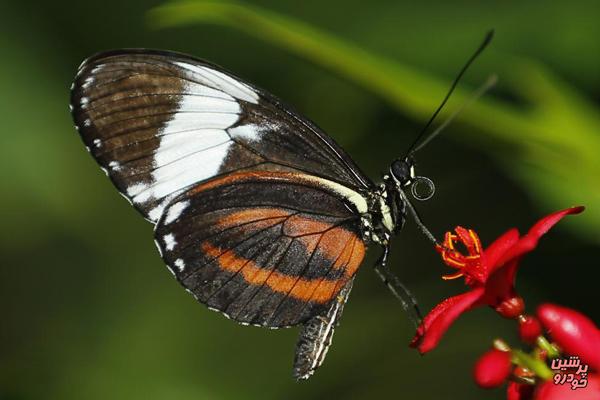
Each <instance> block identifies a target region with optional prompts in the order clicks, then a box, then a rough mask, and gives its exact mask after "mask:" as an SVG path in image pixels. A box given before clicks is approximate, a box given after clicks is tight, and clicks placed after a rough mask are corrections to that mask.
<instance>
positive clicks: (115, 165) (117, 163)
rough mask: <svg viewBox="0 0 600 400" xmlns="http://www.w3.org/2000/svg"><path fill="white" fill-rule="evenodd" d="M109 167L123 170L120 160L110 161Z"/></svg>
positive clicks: (114, 169)
mask: <svg viewBox="0 0 600 400" xmlns="http://www.w3.org/2000/svg"><path fill="white" fill-rule="evenodd" d="M108 167H109V168H110V169H112V170H113V171H117V172H118V171H120V170H121V164H119V162H118V161H111V162H109V163H108Z"/></svg>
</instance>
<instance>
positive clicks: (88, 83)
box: [81, 76, 94, 89]
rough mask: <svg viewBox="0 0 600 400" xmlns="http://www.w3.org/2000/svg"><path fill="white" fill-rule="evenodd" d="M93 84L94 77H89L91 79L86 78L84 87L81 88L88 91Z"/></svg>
mask: <svg viewBox="0 0 600 400" xmlns="http://www.w3.org/2000/svg"><path fill="white" fill-rule="evenodd" d="M92 83H94V77H93V76H89V77H87V78H85V81H83V85H81V87H82V88H84V89H86V88H87V87H88V86H90V85H91V84H92Z"/></svg>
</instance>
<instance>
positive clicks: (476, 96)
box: [411, 75, 498, 154]
mask: <svg viewBox="0 0 600 400" xmlns="http://www.w3.org/2000/svg"><path fill="white" fill-rule="evenodd" d="M497 82H498V76H497V75H490V76H489V77H488V78H487V80H486V81H485V83H484V84H483V85H481V86H480V87H479V88H478V89H477V90H476V91H475V92H474V93H473V94H472V95H471V97H469V98H468V99H467V100H466V101H465V102H464V103H463V104H462V105H461V106H460V107H459V108H458V109H457V110H456V111H454V112H453V113H452V115H450V116H449V117H448V118H447V119H446V120H445V121H444V122H443V123H442V124H441V125H440V126H438V127H437V128H435V130H434V131H433V132H431V133H430V134H429V135H428V136H427V137H426V138H425V139H424V140H423V141H422V142H421V143H420V144H419V145H418V146H417V147H415V148H414V149H412V151H411V154H414V153H416V152H417V151H419V150H421V149H422V148H423V147H425V145H427V143H429V142H431V141H432V140H433V139H434V138H435V137H436V136H437V135H439V134H440V133H442V131H443V130H444V129H446V128H447V127H448V125H450V124H451V123H452V121H454V119H455V118H456V117H457V116H458V115H459V114H460V113H461V112H463V111H464V110H465V109H466V108H467V107H469V106H470V105H471V104H473V103H474V102H475V101H476V100H477V99H479V98H480V97H481V96H483V95H484V94H485V93H486V92H487V91H488V90H490V89H491V88H493V87H494V86H495V85H496V83H497Z"/></svg>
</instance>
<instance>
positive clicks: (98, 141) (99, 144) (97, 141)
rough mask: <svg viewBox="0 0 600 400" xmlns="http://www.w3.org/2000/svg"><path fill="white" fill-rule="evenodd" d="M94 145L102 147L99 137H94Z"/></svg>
mask: <svg viewBox="0 0 600 400" xmlns="http://www.w3.org/2000/svg"><path fill="white" fill-rule="evenodd" d="M94 146H96V148H98V149H99V148H100V147H102V141H101V140H100V139H94Z"/></svg>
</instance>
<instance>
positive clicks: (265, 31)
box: [0, 0, 600, 400]
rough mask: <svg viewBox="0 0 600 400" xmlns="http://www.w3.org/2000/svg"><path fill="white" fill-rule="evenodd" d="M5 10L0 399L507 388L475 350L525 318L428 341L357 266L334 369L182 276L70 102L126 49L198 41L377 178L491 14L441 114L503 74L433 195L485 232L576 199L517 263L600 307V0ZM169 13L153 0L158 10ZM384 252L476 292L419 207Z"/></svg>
mask: <svg viewBox="0 0 600 400" xmlns="http://www.w3.org/2000/svg"><path fill="white" fill-rule="evenodd" d="M169 4H170V5H169V6H167V7H162V8H159V9H158V10H156V9H155V7H157V6H160V5H161V3H160V2H159V1H152V0H130V1H117V0H105V1H102V2H85V1H75V0H56V1H52V2H35V3H32V2H26V1H25V2H17V1H3V2H2V4H1V5H0V49H1V50H2V60H1V61H0V90H1V91H0V113H1V114H0V115H1V116H2V124H1V125H0V126H1V128H0V181H1V182H2V196H1V197H0V219H1V221H2V224H3V226H2V229H1V232H2V233H1V235H2V237H1V240H0V249H1V253H0V254H1V255H2V265H1V267H0V302H1V304H2V307H1V310H2V316H1V318H0V399H63V400H65V399H106V398H114V399H129V400H134V399H166V398H168V399H283V398H285V399H326V398H327V399H329V398H346V399H372V398H392V399H395V398H398V399H400V398H403V399H439V398H457V399H458V398H460V399H480V398H486V399H502V398H504V393H503V390H494V391H487V392H486V391H483V390H481V389H478V388H477V387H475V385H474V383H473V382H472V379H471V375H470V373H471V368H472V365H473V362H474V361H475V359H476V358H477V356H478V355H479V354H481V353H482V352H483V351H484V350H485V349H487V348H488V347H489V346H490V344H491V341H492V339H493V338H495V337H503V338H505V339H506V340H508V341H509V342H511V343H515V344H517V342H518V341H517V338H516V334H515V326H514V324H513V323H512V322H511V321H505V320H501V319H498V318H497V316H496V315H495V314H494V313H493V312H491V311H490V310H488V309H479V310H477V311H474V312H471V313H469V314H467V315H465V316H463V317H462V318H461V319H460V320H459V322H458V323H457V324H456V325H455V326H453V327H452V329H451V330H450V331H449V332H448V334H447V336H446V337H445V338H444V340H443V341H442V343H441V345H440V347H439V348H437V349H436V350H434V351H433V352H432V353H430V354H428V355H427V356H425V357H421V356H419V355H418V354H417V352H416V351H414V350H411V349H409V348H408V346H407V345H408V342H409V340H410V338H411V337H412V328H411V325H410V323H409V321H408V320H407V318H406V317H405V315H404V314H403V313H402V311H401V309H400V306H399V304H398V303H397V302H396V301H395V300H394V299H393V298H392V296H391V295H390V294H389V292H388V291H387V290H386V288H385V287H384V286H383V285H382V284H381V283H380V282H379V281H378V279H377V277H376V276H375V274H374V273H373V272H372V270H371V268H370V264H371V263H372V262H373V261H374V256H375V255H374V254H370V256H369V257H368V258H367V260H366V261H365V264H364V267H363V268H362V270H361V272H360V273H359V276H358V279H357V282H356V284H355V286H354V291H353V293H352V296H351V298H350V301H349V303H348V305H347V307H346V309H345V315H344V317H343V318H342V324H341V326H340V327H339V328H338V330H337V332H336V334H335V338H334V344H333V347H332V349H331V351H330V352H329V355H328V358H327V360H326V361H325V364H324V365H323V367H322V368H321V369H320V370H319V371H318V372H317V374H316V375H315V376H314V377H313V378H311V379H310V380H309V381H308V382H302V383H296V382H294V381H293V380H292V378H291V362H292V358H293V350H294V345H295V341H296V334H297V331H296V330H295V329H288V330H280V331H268V330H262V329H259V328H250V327H241V326H238V325H236V324H235V323H233V322H231V321H228V320H226V319H225V318H223V317H222V316H221V315H219V314H217V313H214V312H211V311H208V310H207V309H205V308H204V307H203V306H201V305H198V304H196V303H195V301H194V300H193V299H192V298H191V296H189V295H188V294H187V293H185V291H183V290H181V289H180V287H179V285H178V284H177V282H175V280H174V279H172V277H171V275H170V274H169V272H168V271H167V269H166V268H165V267H164V266H163V265H162V263H161V260H160V258H159V256H158V254H157V252H156V249H155V247H154V245H153V243H152V227H151V226H150V225H149V224H148V223H146V222H145V221H143V219H142V218H140V217H139V216H138V215H137V213H136V212H135V211H134V210H133V209H131V207H130V206H129V205H128V204H127V202H126V201H124V200H123V199H122V198H121V196H119V195H118V193H117V192H116V191H115V190H114V189H113V187H112V185H111V184H110V182H109V180H108V179H106V177H105V176H104V174H103V173H102V172H101V171H100V170H99V168H98V167H97V166H96V164H95V162H94V161H93V160H92V158H91V157H90V156H89V155H88V154H87V152H86V151H85V149H84V147H83V145H82V143H81V140H80V139H79V137H78V135H77V133H76V131H75V130H74V128H73V124H72V122H71V118H70V115H69V111H68V96H69V86H70V83H71V80H72V78H73V76H74V74H75V70H76V68H77V66H78V65H79V63H80V62H81V61H82V60H83V59H84V58H85V57H87V56H89V55H91V54H93V53H95V52H98V51H101V50H106V49H110V48H120V47H151V48H165V49H171V50H177V51H182V52H187V53H190V54H193V55H196V56H199V57H201V58H204V59H207V60H210V61H212V62H215V63H217V64H220V65H222V66H223V67H225V68H226V69H228V70H230V71H233V72H235V73H236V74H237V75H239V76H241V77H244V78H245V79H247V80H249V81H251V82H253V83H255V84H257V85H258V86H261V87H263V88H265V89H267V90H268V91H270V92H272V93H274V94H276V95H277V96H279V97H281V98H282V99H284V100H285V101H286V102H288V103H291V104H293V105H294V106H295V107H296V108H297V109H299V110H300V111H301V112H302V113H304V114H305V115H307V116H308V117H310V118H311V119H313V120H314V121H316V122H317V124H318V125H320V126H321V127H322V128H323V129H324V130H325V131H326V132H328V133H330V134H331V136H333V137H334V138H335V140H336V141H338V142H339V143H340V144H341V145H342V146H343V147H344V148H345V149H346V150H347V151H348V152H349V153H350V154H351V155H352V156H353V157H354V158H355V159H356V160H357V162H358V164H359V165H361V166H362V167H363V169H364V170H365V171H366V172H367V173H368V174H369V175H370V176H371V177H372V178H373V179H378V178H379V176H380V174H381V172H382V171H385V170H386V169H387V168H388V165H389V163H390V162H391V160H393V158H394V157H398V156H401V155H402V154H403V153H404V151H405V150H406V148H407V146H408V145H409V143H410V142H411V141H412V140H413V139H414V137H415V134H416V132H417V131H418V130H419V129H420V128H421V127H422V125H423V123H424V121H425V120H426V119H427V117H428V116H429V114H430V113H431V112H432V111H433V110H434V108H435V106H436V105H437V103H438V102H439V101H440V100H441V98H442V97H443V95H444V92H445V90H446V88H447V87H448V85H449V83H450V81H451V80H452V78H453V77H454V75H455V74H456V72H457V71H458V69H459V68H460V66H461V65H462V64H463V63H464V61H465V60H466V59H467V57H468V56H469V55H470V54H471V52H472V51H473V50H474V49H475V47H476V46H477V45H478V43H479V42H480V40H481V39H482V38H483V35H484V33H485V32H486V31H487V30H488V29H489V28H490V27H495V28H496V38H495V40H494V42H493V43H492V45H491V46H490V48H489V49H488V50H487V51H486V53H485V54H484V55H483V56H482V57H481V59H480V60H479V61H478V62H477V63H476V65H475V66H474V68H473V69H472V70H471V71H470V72H469V73H468V74H467V76H466V78H465V80H464V82H463V83H462V85H461V91H459V92H458V93H457V95H456V96H455V97H454V98H453V99H452V100H451V102H450V104H449V107H448V108H447V112H451V111H452V110H453V109H455V108H456V107H457V106H458V105H459V104H460V102H461V100H462V99H464V97H465V95H466V94H468V93H469V92H470V91H472V90H473V89H474V88H475V87H477V85H479V84H480V83H481V82H483V81H484V80H485V78H486V77H487V76H488V75H489V74H490V73H497V74H498V75H499V79H500V81H499V84H498V86H497V87H496V88H495V89H494V90H493V91H492V92H491V93H490V94H488V95H486V97H485V98H484V99H482V100H481V101H479V102H478V103H477V104H475V105H473V106H472V107H471V108H469V110H467V111H466V112H465V113H464V114H463V115H462V117H461V118H460V119H459V120H458V121H457V122H456V123H455V124H453V126H452V127H451V128H449V129H448V131H447V132H445V133H444V134H443V135H442V136H440V137H439V138H438V139H436V140H435V141H434V142H432V143H431V144H430V145H429V146H428V147H427V148H426V149H425V150H423V151H421V153H420V154H419V158H418V162H419V173H421V174H424V175H426V176H429V177H431V178H432V179H433V180H434V181H435V182H436V184H437V189H438V190H437V193H436V196H435V197H434V198H433V199H432V200H430V201H429V202H427V203H426V204H418V205H417V206H418V208H419V209H420V211H421V213H422V215H423V217H424V219H425V220H426V222H427V223H428V225H429V227H430V229H432V230H433V231H434V232H435V233H436V234H437V235H441V234H442V233H443V232H444V231H446V230H449V229H451V228H453V227H454V226H455V225H457V224H461V225H463V226H467V227H472V228H474V229H476V230H477V231H478V232H479V233H480V235H481V237H482V239H483V241H484V243H489V242H490V241H491V240H493V239H494V238H495V237H496V236H497V235H499V234H500V233H501V232H503V231H504V230H506V229H508V228H509V227H512V226H517V227H519V228H520V229H521V230H522V231H524V230H526V229H528V227H529V226H530V224H531V223H533V222H534V221H535V220H536V219H537V218H539V217H541V216H542V215H544V214H545V213H547V212H549V211H553V210H556V209H560V208H565V207H568V206H571V205H574V204H584V205H586V206H587V207H588V210H587V211H586V212H585V213H584V214H583V215H581V216H577V217H569V218H568V220H567V221H564V222H561V224H560V225H559V226H558V227H557V229H556V230H554V231H552V232H551V234H549V235H548V236H547V237H545V238H544V239H543V241H542V242H541V245H540V247H539V249H538V251H537V252H535V253H534V254H531V255H530V256H528V257H527V258H526V259H525V260H524V264H523V268H522V269H521V271H520V272H519V277H518V289H519V291H520V292H521V293H522V295H523V296H524V297H525V299H526V302H527V307H528V310H529V311H530V312H533V310H534V309H535V307H536V305H537V304H539V303H540V302H542V301H552V302H556V303H559V304H564V305H568V306H572V307H575V308H578V309H580V310H581V311H583V312H585V313H587V314H588V315H590V316H591V317H592V318H594V319H595V320H596V321H600V308H599V307H598V295H597V293H598V292H597V282H598V278H599V277H600V272H599V270H598V261H597V254H598V250H599V249H600V240H599V239H600V237H599V235H598V233H599V232H600V207H598V205H599V203H600V185H599V184H600V162H599V157H598V154H599V153H600V104H599V102H600V73H599V71H600V41H598V37H600V25H599V24H598V23H597V16H598V15H599V14H600V7H598V3H597V2H596V1H589V2H586V1H573V0H571V1H556V2H552V3H551V2H546V1H528V2H499V1H496V2H474V1H454V2H444V1H423V2H419V4H418V5H417V4H416V3H414V2H404V1H379V2H377V3H376V4H369V5H366V3H365V2H361V1H357V0H351V1H330V2H327V3H324V2H322V1H314V0H311V1H304V2H291V1H287V2H282V1H275V0H264V1H254V2H252V3H249V2H248V3H244V5H240V3H223V2H218V3H207V2H198V3H195V4H192V5H190V4H189V3H188V4H185V5H180V4H178V3H169ZM151 9H154V11H152V12H151V13H150V14H148V12H149V10H151ZM391 266H392V268H393V269H394V270H395V271H396V272H397V273H398V274H399V275H400V276H401V277H402V278H403V280H404V281H405V283H406V284H407V285H408V286H409V287H410V288H412V289H413V291H414V292H415V293H416V295H417V297H418V298H419V299H420V302H421V306H422V308H423V310H424V311H427V310H429V309H430V308H431V307H432V306H433V305H435V304H436V303H437V302H438V301H440V300H441V299H442V298H444V297H446V296H449V295H452V294H457V293H460V292H462V291H463V290H464V287H463V285H462V283H461V282H459V281H454V282H450V283H448V282H443V281H442V280H441V279H439V276H440V275H441V274H442V273H447V272H448V270H447V269H446V268H445V267H444V266H443V265H442V263H441V262H440V260H439V259H438V257H437V255H436V254H435V253H434V251H433V250H432V249H431V246H430V245H429V243H428V242H427V241H426V240H425V239H424V238H423V237H422V236H421V235H420V234H418V233H417V231H416V230H415V228H414V227H413V226H412V225H411V224H410V222H409V223H408V224H407V227H406V228H405V230H404V231H403V232H402V233H401V234H400V235H399V237H398V238H397V240H396V241H395V242H394V245H393V257H392V262H391Z"/></svg>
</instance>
